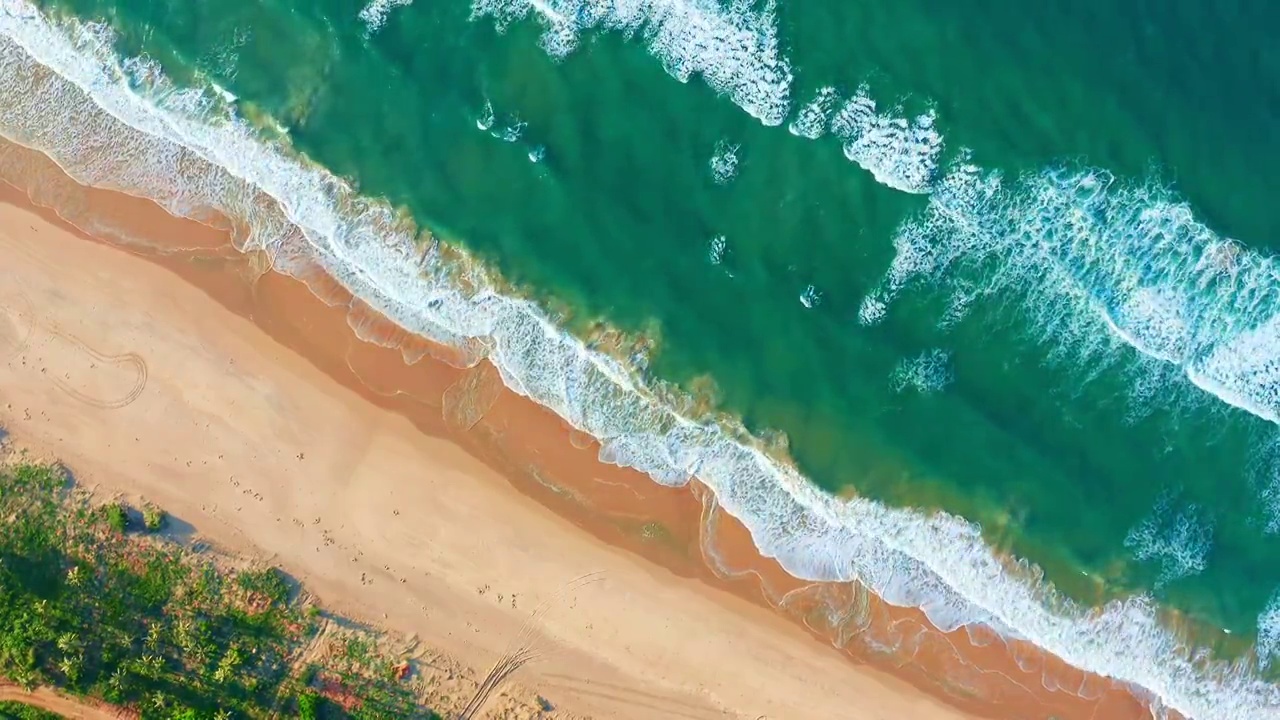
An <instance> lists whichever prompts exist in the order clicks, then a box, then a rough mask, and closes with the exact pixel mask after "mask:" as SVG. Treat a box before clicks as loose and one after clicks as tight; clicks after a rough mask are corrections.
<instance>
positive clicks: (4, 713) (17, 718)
mask: <svg viewBox="0 0 1280 720" xmlns="http://www.w3.org/2000/svg"><path fill="white" fill-rule="evenodd" d="M0 720H63V718H62V716H61V715H59V714H57V713H51V712H49V711H48V710H41V709H40V708H38V707H32V706H31V705H25V704H23V703H20V702H0Z"/></svg>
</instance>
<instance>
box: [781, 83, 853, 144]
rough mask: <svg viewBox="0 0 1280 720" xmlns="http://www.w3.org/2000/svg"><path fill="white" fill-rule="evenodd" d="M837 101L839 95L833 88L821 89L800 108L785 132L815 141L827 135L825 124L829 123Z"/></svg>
mask: <svg viewBox="0 0 1280 720" xmlns="http://www.w3.org/2000/svg"><path fill="white" fill-rule="evenodd" d="M839 101H840V95H839V93H837V92H836V89H835V88H833V87H824V88H822V89H821V90H819V91H818V94H817V95H815V96H814V97H813V99H812V100H810V101H809V102H808V104H806V105H805V106H804V107H802V108H800V112H799V113H798V114H797V115H796V119H795V120H792V121H791V124H790V125H788V126H787V130H789V131H790V132H791V134H792V135H796V136H798V137H802V138H808V139H810V140H817V139H818V138H820V137H822V136H823V135H825V134H827V124H828V123H829V122H831V115H832V113H834V112H835V111H836V103H837V102H839Z"/></svg>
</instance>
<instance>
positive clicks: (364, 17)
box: [359, 0, 413, 36]
mask: <svg viewBox="0 0 1280 720" xmlns="http://www.w3.org/2000/svg"><path fill="white" fill-rule="evenodd" d="M412 4H413V0H373V1H372V2H370V3H369V4H368V5H365V6H364V9H363V10H361V11H360V15H359V17H360V22H362V23H364V28H365V35H366V36H371V35H373V34H374V33H376V32H378V31H379V30H381V29H382V26H383V25H384V24H386V22H387V16H388V15H390V14H391V11H392V10H395V9H396V8H400V7H408V6H409V5H412Z"/></svg>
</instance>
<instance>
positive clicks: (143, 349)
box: [0, 167, 1144, 720]
mask: <svg viewBox="0 0 1280 720" xmlns="http://www.w3.org/2000/svg"><path fill="white" fill-rule="evenodd" d="M9 169H11V167H10V168H9ZM47 170H48V169H47V168H43V169H41V170H39V171H38V172H37V171H36V170H32V171H31V172H32V173H33V176H34V175H38V174H40V173H47ZM10 177H11V178H12V175H11V176H10ZM59 182H61V183H64V184H65V183H66V182H67V181H66V179H65V177H64V178H61V179H60V180H59V179H57V178H53V177H52V176H48V175H45V176H42V177H41V181H40V182H39V183H37V184H36V185H35V187H38V188H39V189H40V191H41V192H44V193H49V192H53V191H52V190H51V189H50V188H51V187H53V186H55V185H58V183H59ZM18 184H20V185H22V184H23V183H21V182H19V183H18ZM59 187H61V186H59ZM25 189H27V187H24V190H25ZM54 195H55V196H56V197H58V198H59V199H60V200H61V201H65V200H66V199H67V195H66V194H65V192H64V193H62V194H61V195H59V194H58V193H57V192H54ZM37 200H42V198H41V197H37ZM73 204H74V207H75V209H76V214H75V215H74V217H72V219H74V220H75V221H76V222H77V224H78V225H79V226H80V227H92V229H93V230H94V234H95V235H96V236H99V237H107V239H112V238H111V237H109V236H110V235H112V234H111V233H107V232H105V230H104V228H111V227H114V228H116V229H118V230H121V233H118V234H116V236H115V237H114V239H115V240H116V241H119V240H120V239H121V238H122V237H125V236H128V237H132V238H133V239H135V240H143V241H145V242H146V243H151V244H156V243H164V244H165V245H166V247H168V248H174V247H180V248H185V250H184V251H183V252H176V253H175V252H168V253H166V254H162V255H157V254H156V253H154V252H150V253H146V254H148V255H149V257H147V258H145V259H144V258H143V257H139V256H138V255H137V254H134V253H130V252H125V251H123V250H121V249H118V248H113V247H110V246H108V245H106V244H104V243H102V242H95V241H94V240H92V239H90V238H89V237H87V236H86V235H84V234H83V233H81V232H77V230H76V229H75V228H74V227H72V226H70V225H68V224H66V223H64V222H60V221H59V220H58V218H57V217H55V216H53V215H52V214H51V213H49V212H45V211H41V210H40V209H39V208H36V207H33V206H32V205H31V204H30V203H29V202H27V199H26V197H25V195H24V194H23V193H20V192H16V191H14V190H12V189H9V190H6V191H5V193H0V257H2V258H4V263H3V265H2V266H0V427H3V428H4V429H5V430H7V431H9V432H11V433H12V434H13V436H14V438H15V440H17V442H19V443H20V444H22V445H24V446H29V447H33V448H35V449H37V450H38V451H39V452H41V453H46V454H48V455H51V456H56V457H59V458H61V459H62V460H64V461H65V462H66V463H67V464H68V465H69V466H70V468H71V469H72V470H73V472H74V473H75V474H76V476H77V479H78V480H79V482H81V483H82V484H85V485H88V486H91V487H94V486H96V487H98V488H99V489H100V490H101V491H102V492H105V493H121V494H124V495H126V496H129V497H135V498H136V497H145V498H146V499H148V500H150V501H152V502H155V503H157V504H159V505H161V506H163V507H165V508H166V509H168V510H169V512H170V513H171V515H172V516H173V517H174V518H175V519H176V522H177V524H178V526H179V527H180V528H185V529H186V530H187V532H190V533H191V534H193V535H195V534H198V535H199V536H200V537H201V538H204V539H208V540H211V541H213V542H215V543H217V544H219V545H221V546H224V547H227V548H229V549H233V550H235V551H237V552H240V553H247V554H258V555H262V556H266V557H268V558H269V559H270V560H271V561H272V562H275V563H278V564H279V565H281V566H282V567H283V568H284V569H285V570H286V571H288V572H290V573H292V574H293V575H295V576H296V577H297V578H298V579H299V580H301V581H302V582H303V583H305V584H306V585H307V586H308V587H309V588H310V589H311V590H312V591H313V592H315V593H316V594H317V595H319V597H320V599H321V601H322V602H323V603H325V604H326V605H328V606H329V607H331V608H333V609H335V610H338V611H340V612H343V613H347V614H349V615H352V616H354V617H357V618H360V619H364V620H368V621H372V622H375V623H377V624H379V625H381V626H383V627H386V628H388V629H390V630H394V631H398V632H403V633H414V634H416V635H417V636H418V637H420V638H421V639H422V640H423V641H424V642H425V643H426V644H427V645H429V646H432V647H435V648H439V649H441V650H443V651H444V652H445V653H448V654H449V655H451V656H452V657H454V658H457V659H458V660H460V661H461V662H463V663H465V664H468V665H470V666H472V667H473V668H480V669H483V668H484V667H485V666H487V665H488V664H489V663H491V662H493V661H494V660H495V659H496V658H497V657H498V656H499V655H500V654H501V652H502V651H503V649H504V647H505V646H506V645H507V643H508V642H509V641H510V640H511V639H512V638H513V637H514V636H516V634H517V633H518V632H519V630H520V627H521V625H522V624H523V623H525V622H526V620H527V618H529V616H530V613H531V612H532V611H533V610H534V609H535V607H537V606H538V605H539V603H543V602H547V601H550V605H549V606H548V608H549V609H548V611H547V612H546V613H545V614H543V615H542V616H541V617H540V618H539V621H538V627H539V628H540V630H541V632H542V633H543V635H544V637H543V639H542V640H541V641H540V644H541V646H542V647H544V648H545V649H547V650H548V651H550V654H549V655H548V656H547V657H546V658H544V659H542V660H541V661H540V662H538V663H537V664H536V665H534V666H532V667H530V668H528V669H526V670H525V671H524V672H523V673H522V675H521V677H520V678H519V680H520V681H521V682H523V683H525V684H528V685H531V686H533V687H535V688H536V689H537V691H538V692H539V693H540V694H541V695H543V696H544V697H546V698H548V699H549V700H550V701H551V702H552V703H553V704H554V705H556V706H557V707H558V708H562V709H563V710H564V711H566V712H570V713H574V714H581V715H591V716H594V717H598V718H637V719H639V718H644V719H646V720H648V719H650V718H667V717H670V718H723V717H729V718H746V719H747V720H752V719H755V718H772V719H774V720H777V719H780V718H819V719H826V718H851V719H855V720H858V719H864V718H865V719H867V720H871V719H875V720H898V719H899V718H904V719H919V720H933V719H937V720H942V719H943V718H963V717H976V716H1001V717H1027V718H1030V717H1047V716H1048V715H1049V714H1051V713H1052V714H1055V715H1057V716H1058V717H1061V718H1076V717H1079V718H1088V717H1094V718H1098V719H1099V720H1112V719H1115V720H1122V719H1124V718H1137V717H1142V716H1143V713H1144V711H1143V710H1142V708H1141V706H1140V704H1139V703H1138V702H1137V701H1136V700H1134V699H1133V698H1132V697H1131V696H1130V695H1129V694H1128V693H1127V692H1124V691H1123V690H1122V689H1120V688H1117V687H1116V686H1115V685H1114V684H1113V683H1111V682H1109V681H1106V680H1103V679H1100V678H1089V677H1086V676H1084V675H1083V674H1082V673H1079V671H1075V670H1073V669H1070V668H1066V667H1064V666H1062V664H1061V663H1060V662H1059V661H1057V660H1055V659H1053V658H1051V657H1048V658H1046V657H1045V656H1044V654H1043V653H1039V652H1038V651H1036V650H1034V649H1029V648H1014V650H1013V652H1012V653H1011V651H1010V649H1009V648H1007V647H1006V646H1005V645H1004V644H1003V643H1001V642H998V641H990V640H981V642H979V643H978V644H976V645H975V644H974V643H973V642H972V641H971V639H970V638H969V636H968V635H966V634H965V633H964V632H960V633H955V634H952V635H950V636H944V635H942V634H940V633H938V632H936V631H933V630H931V629H930V628H928V627H927V624H925V623H924V621H923V619H922V618H920V617H919V615H918V613H913V612H911V611H900V610H897V609H891V608H886V607H884V605H883V603H879V602H877V601H876V600H875V599H874V598H870V597H867V596H866V595H865V593H863V594H857V593H853V594H850V597H848V598H846V600H847V605H848V607H849V608H851V609H857V611H858V613H859V615H858V621H857V622H856V623H853V624H850V623H847V622H846V623H841V624H835V625H833V624H832V623H830V622H828V621H827V619H826V618H823V617H817V616H816V615H815V614H814V613H813V612H812V611H813V609H814V608H816V607H818V605H817V602H816V600H817V599H819V598H820V597H830V596H831V595H832V594H833V593H834V594H839V593H848V589H847V588H843V589H842V588H838V587H835V586H815V585H809V584H805V583H800V582H798V581H795V580H794V579H791V578H789V577H787V576H786V575H785V573H782V572H781V571H780V569H779V568H777V566H776V564H772V563H770V562H769V561H765V560H764V559H762V558H760V557H759V556H758V555H757V554H755V553H754V552H753V551H752V549H751V547H750V543H749V539H748V538H746V536H745V531H743V530H742V528H741V526H740V525H737V524H736V523H735V522H734V521H733V520H732V518H728V517H727V516H724V514H723V513H719V512H718V511H717V510H716V509H715V506H714V503H713V502H711V501H710V498H709V497H708V493H706V492H705V491H703V490H701V489H700V488H698V487H697V485H696V483H695V484H694V486H693V489H692V490H689V489H669V488H661V487H658V486H656V485H654V484H653V483H651V482H650V481H648V480H647V479H646V478H643V477H642V476H640V475H638V474H636V473H634V472H629V471H623V470H620V469H618V468H614V467H610V466H604V465H602V464H600V463H599V462H597V461H596V460H595V459H594V455H595V449H596V448H595V446H594V443H593V442H592V441H591V440H590V439H589V438H584V437H581V436H577V435H576V434H574V433H572V432H570V431H569V430H568V429H567V428H566V426H565V425H564V424H563V423H562V422H560V421H559V420H558V419H557V418H555V417H554V416H552V415H550V413H548V412H546V411H545V410H542V409H541V408H537V407H536V406H533V405H532V404H531V403H528V402H527V401H525V400H524V399H522V398H519V397H517V396H515V395H514V394H512V393H510V392H508V391H506V390H505V389H503V388H502V387H501V385H500V383H498V381H497V378H496V373H495V372H494V371H493V369H492V367H491V366H489V365H487V364H481V365H479V366H477V367H475V368H473V369H470V370H460V369H457V368H454V367H452V366H450V365H449V364H447V363H445V362H441V361H440V360H439V359H436V358H433V357H430V356H428V357H425V358H423V359H422V360H421V361H420V362H418V363H416V364H414V365H413V366H406V365H405V364H404V363H403V362H402V361H401V359H400V352H399V351H398V350H388V349H385V348H381V347H377V346H374V345H370V344H367V343H362V342H359V341H357V340H355V339H354V335H353V333H352V332H351V331H350V329H349V327H348V325H347V322H348V319H347V315H348V311H347V307H346V305H347V303H349V302H350V298H349V297H347V296H345V295H344V294H343V293H342V292H341V291H340V290H339V289H336V288H334V289H331V291H330V292H329V293H328V294H327V297H328V298H329V299H330V300H331V301H335V302H336V301H341V303H342V304H340V305H338V306H336V307H335V306H328V305H325V304H323V303H321V302H319V301H318V300H316V299H315V298H314V297H313V295H312V294H311V293H310V292H308V290H307V288H306V287H304V286H303V285H302V284H300V283H299V282H297V281H294V280H292V279H289V278H286V277H283V276H280V275H276V274H274V273H266V274H262V270H263V268H262V267H261V263H259V262H256V259H255V258H244V257H241V256H239V255H238V254H236V253H235V252H234V251H231V250H229V249H228V243H229V238H228V235H227V233H225V232H224V231H222V230H220V229H217V228H211V227H207V226H202V225H198V224H196V223H193V222H190V221H184V220H178V219H175V218H172V217H170V216H168V215H166V214H165V213H163V212H162V211H160V210H159V209H158V208H156V207H155V206H154V205H150V204H149V203H147V202H146V201H142V200H137V199H132V198H126V197H123V196H120V195H117V194H114V193H106V192H101V191H93V192H82V193H80V194H78V195H77V196H76V201H75V203H73ZM60 206H61V202H60ZM68 207H69V205H68ZM90 216H92V217H93V218H94V219H95V220H94V222H93V224H92V225H90V224H88V223H87V222H86V218H88V217H90ZM139 249H140V248H139ZM364 317H366V318H367V319H368V320H369V321H370V323H371V324H370V325H369V326H366V332H370V331H372V332H377V333H381V334H382V335H383V337H384V339H386V340H388V341H391V340H397V341H403V340H405V338H403V337H402V334H397V333H396V331H395V330H394V329H393V328H390V327H389V326H387V325H386V324H385V322H381V323H380V322H379V321H378V320H377V319H376V318H374V317H373V316H372V315H371V314H366V315H365V316H364ZM370 328H373V330H370ZM418 345H419V344H415V347H417V346H418ZM421 347H422V349H423V350H424V351H431V352H436V353H437V354H440V352H439V349H433V348H430V347H429V346H426V345H424V344H421ZM711 521H714V522H711ZM700 528H711V529H708V530H706V531H705V532H701V531H700ZM708 545H713V546H714V548H715V551H716V553H717V557H718V558H719V562H720V563H721V564H722V565H723V566H725V567H728V568H732V569H734V570H736V571H739V572H738V573H737V577H736V578H724V577H721V576H722V575H723V572H721V573H720V574H717V573H713V572H712V571H711V570H709V569H708V567H707V566H706V564H705V563H704V562H703V560H704V556H703V553H704V547H705V546H708ZM587 573H600V578H601V579H600V580H599V581H598V582H593V583H590V584H587V585H585V586H582V587H579V588H578V589H576V590H574V591H572V592H568V593H560V589H561V588H562V587H563V586H564V585H565V583H566V582H569V581H571V580H572V579H574V578H577V577H580V576H583V575H584V574H587ZM762 587H763V588H764V590H765V593H764V594H763V596H762V594H761V591H760V590H761V588H762ZM762 597H767V598H768V599H769V600H770V601H771V603H772V604H774V605H779V604H780V605H781V606H782V610H783V612H781V613H779V612H777V611H774V610H772V609H770V608H769V607H768V606H767V605H766V604H765V603H764V602H763V601H762V599H761V598H762ZM788 616H789V617H790V619H789V618H788ZM794 620H800V621H801V623H804V624H805V625H807V626H808V627H809V628H810V631H808V632H807V631H806V630H805V629H804V627H803V626H802V625H801V623H797V622H795V621H794ZM854 625H856V627H857V628H859V629H860V630H861V632H860V633H859V634H858V635H857V636H856V637H852V638H851V637H849V636H848V635H849V632H848V630H849V628H850V627H851V626H854ZM814 634H816V635H818V636H820V637H823V638H827V639H831V638H833V637H838V638H839V639H840V640H841V642H840V645H841V646H842V647H845V648H846V651H840V650H836V649H834V648H832V647H831V646H830V645H829V644H825V645H824V644H823V643H821V642H817V641H815V639H814V637H813V635H814ZM868 639H870V640H874V641H875V642H871V643H868V642H866V640H868ZM877 643H879V644H885V643H888V644H890V645H894V644H896V645H894V647H895V648H896V649H895V650H893V651H889V652H868V651H866V648H868V647H871V646H874V645H876V644H877ZM851 660H856V661H858V662H857V663H855V662H852V661H851ZM1055 663H1056V665H1055ZM1046 667H1048V668H1051V670H1052V672H1049V673H1045V672H1044V671H1043V670H1044V668H1046ZM1042 677H1050V678H1052V679H1053V680H1052V682H1051V683H1050V685H1051V686H1053V687H1052V689H1046V687H1045V685H1044V684H1043V682H1042ZM1058 686H1061V687H1067V686H1070V687H1071V691H1064V690H1062V689H1060V687H1058ZM1082 687H1083V688H1085V691H1084V692H1077V691H1078V690H1079V689H1080V688H1082ZM921 688H923V689H925V690H928V692H922V690H921ZM1082 695H1083V696H1084V697H1081V696H1082ZM937 696H943V697H945V699H946V702H943V701H942V700H940V699H939V697H937Z"/></svg>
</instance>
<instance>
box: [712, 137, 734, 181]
mask: <svg viewBox="0 0 1280 720" xmlns="http://www.w3.org/2000/svg"><path fill="white" fill-rule="evenodd" d="M741 149H742V146H741V145H734V144H732V143H730V142H729V141H727V140H721V141H720V142H718V143H716V152H715V154H714V155H712V156H711V161H710V162H709V163H708V164H709V165H710V166H711V177H712V178H714V179H715V181H716V184H717V185H724V184H726V183H728V182H729V181H731V180H733V179H734V178H735V177H737V176H738V151H739V150H741Z"/></svg>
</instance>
